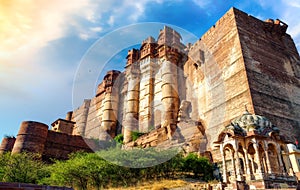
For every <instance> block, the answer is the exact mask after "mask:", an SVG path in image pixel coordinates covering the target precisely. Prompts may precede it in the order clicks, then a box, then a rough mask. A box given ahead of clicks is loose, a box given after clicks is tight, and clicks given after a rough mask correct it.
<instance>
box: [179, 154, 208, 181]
mask: <svg viewBox="0 0 300 190" xmlns="http://www.w3.org/2000/svg"><path fill="white" fill-rule="evenodd" d="M183 171H186V172H193V173H194V177H196V178H198V177H200V176H202V179H203V180H205V181H208V180H211V179H212V178H213V176H212V174H213V169H212V165H211V163H210V162H209V161H208V159H207V158H205V157H198V156H197V155H196V154H194V153H190V154H189V155H188V156H186V157H185V158H184V163H183Z"/></svg>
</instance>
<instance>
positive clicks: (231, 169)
mask: <svg viewBox="0 0 300 190" xmlns="http://www.w3.org/2000/svg"><path fill="white" fill-rule="evenodd" d="M223 150H224V158H225V166H226V171H227V173H226V174H225V175H226V176H228V177H230V176H235V175H236V173H235V162H234V149H233V146H232V145H231V144H227V145H225V146H224V148H223ZM223 175H224V174H223Z"/></svg>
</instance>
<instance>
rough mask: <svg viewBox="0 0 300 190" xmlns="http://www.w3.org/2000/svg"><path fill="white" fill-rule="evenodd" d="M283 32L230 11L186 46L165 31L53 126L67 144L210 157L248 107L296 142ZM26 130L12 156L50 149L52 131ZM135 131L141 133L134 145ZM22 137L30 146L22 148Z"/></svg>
mask: <svg viewBox="0 0 300 190" xmlns="http://www.w3.org/2000/svg"><path fill="white" fill-rule="evenodd" d="M286 30H287V25H286V24H285V23H283V22H281V21H280V20H275V21H274V20H271V19H269V20H267V21H261V20H258V19H256V18H254V17H252V16H249V15H248V14H246V13H244V12H242V11H240V10H237V9H235V8H231V9H230V10H229V11H228V12H227V13H226V14H225V15H224V16H223V17H222V18H221V19H220V20H219V21H217V22H216V23H215V25H214V26H213V27H212V28H211V29H209V30H208V31H207V32H206V33H205V34H204V35H203V36H202V37H201V38H200V39H199V40H198V41H197V42H195V43H194V44H189V45H187V46H185V45H183V44H182V43H181V36H180V34H179V33H178V32H176V31H175V30H173V29H172V28H170V27H167V26H165V27H164V28H163V29H161V30H160V32H159V36H158V38H157V39H154V38H153V37H151V36H150V37H148V38H146V39H145V40H144V41H143V42H142V45H141V47H140V49H132V50H130V51H128V55H127V57H126V59H127V62H126V64H125V63H124V65H125V71H124V72H123V73H121V72H119V71H116V70H112V71H109V72H108V73H107V75H106V76H105V77H104V79H103V82H101V83H100V84H99V85H98V89H97V92H96V95H95V97H93V98H92V99H87V100H84V102H83V104H82V106H80V107H79V108H78V109H76V110H74V111H73V113H72V114H71V113H69V114H68V116H67V117H66V120H57V122H55V123H54V124H53V127H56V128H57V129H58V128H60V129H62V131H61V132H63V133H65V134H63V135H69V136H70V138H71V136H76V135H81V136H83V137H84V138H93V139H99V140H111V139H112V138H114V137H115V136H116V135H118V134H123V135H124V142H125V143H126V144H127V146H136V145H138V146H142V147H149V146H159V144H161V146H165V147H168V146H173V145H174V144H176V143H177V145H180V146H183V147H185V149H186V150H187V151H191V152H197V151H198V152H205V151H211V153H212V154H214V155H212V157H215V155H216V154H218V153H216V151H215V149H214V144H213V142H215V141H217V140H218V133H217V132H218V131H219V130H220V129H222V128H223V127H224V126H228V125H229V124H230V123H231V121H232V120H233V119H235V118H237V117H238V116H241V115H242V113H243V112H244V111H245V108H244V106H245V105H246V107H247V110H248V111H249V112H250V113H251V114H256V115H261V116H265V117H266V118H268V119H269V120H270V121H271V122H272V124H273V125H274V126H276V127H277V128H278V129H279V130H280V131H281V132H282V133H283V135H286V136H290V137H292V136H294V137H295V138H297V139H299V140H300V130H299V128H300V117H299V113H300V58H299V54H298V51H297V49H296V47H295V44H294V42H293V40H292V38H291V37H290V35H288V34H287V33H286ZM180 102H182V104H181V106H180ZM29 126H31V124H30V123H27V124H22V126H21V129H22V130H21V129H20V132H19V135H18V137H17V139H16V143H15V147H14V148H13V152H16V151H20V150H23V149H29V150H41V149H43V148H44V149H45V146H46V147H47V149H51V147H53V146H54V145H53V144H55V142H56V140H53V139H55V138H56V137H55V135H54V133H53V131H51V132H50V133H49V132H48V131H47V130H46V127H43V125H39V124H36V125H35V126H36V127H37V128H34V129H33V128H32V130H31V131H30V130H29V132H24V133H23V131H24V130H23V129H24V128H28V129H31V128H30V127H29ZM40 131H41V132H40ZM133 131H138V132H142V133H145V134H144V135H143V136H141V137H140V138H139V139H138V140H137V141H136V142H132V132H133ZM47 133H48V135H47ZM52 133H53V134H52ZM51 135H52V136H53V137H51ZM60 135H62V134H60ZM25 136H26V138H25ZM27 136H28V137H27ZM69 136H68V138H69ZM28 138H29V139H34V142H35V143H33V144H28V143H27V144H26V142H29V141H26V139H28ZM44 138H47V139H48V140H47V142H46V141H45V140H43V139H44ZM74 138H75V137H74ZM76 138H77V137H76ZM70 141H71V140H70ZM167 141H168V142H169V145H167V144H168V143H166V142H167ZM30 142H31V140H30ZM50 142H51V143H53V144H52V145H51V143H50ZM76 142H77V141H76ZM76 142H74V143H76ZM45 144H46V145H45ZM59 144H63V142H60V143H59ZM79 144H80V143H79ZM69 145H70V146H71V144H70V143H69ZM69 145H68V146H69ZM34 147H37V149H36V148H34ZM67 148H68V147H66V149H67ZM44 151H45V150H44ZM57 151H59V149H57ZM46 152H47V150H46ZM51 154H52V153H51ZM217 157H218V156H217Z"/></svg>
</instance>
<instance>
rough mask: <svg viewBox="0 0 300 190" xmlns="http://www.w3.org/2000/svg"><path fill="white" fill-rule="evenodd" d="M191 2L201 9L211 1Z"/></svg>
mask: <svg viewBox="0 0 300 190" xmlns="http://www.w3.org/2000/svg"><path fill="white" fill-rule="evenodd" d="M193 2H194V3H195V4H196V5H197V6H198V7H200V8H202V9H203V8H206V7H207V6H208V5H209V4H210V3H211V1H208V0H193Z"/></svg>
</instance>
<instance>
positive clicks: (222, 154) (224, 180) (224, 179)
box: [220, 145, 227, 183]
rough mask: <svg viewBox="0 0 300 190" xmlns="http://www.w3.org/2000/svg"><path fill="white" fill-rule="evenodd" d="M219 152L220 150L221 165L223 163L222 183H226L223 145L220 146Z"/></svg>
mask: <svg viewBox="0 0 300 190" xmlns="http://www.w3.org/2000/svg"><path fill="white" fill-rule="evenodd" d="M220 150H221V156H222V163H223V182H224V183H227V168H226V160H225V157H226V155H225V153H224V149H223V145H221V147H220Z"/></svg>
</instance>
